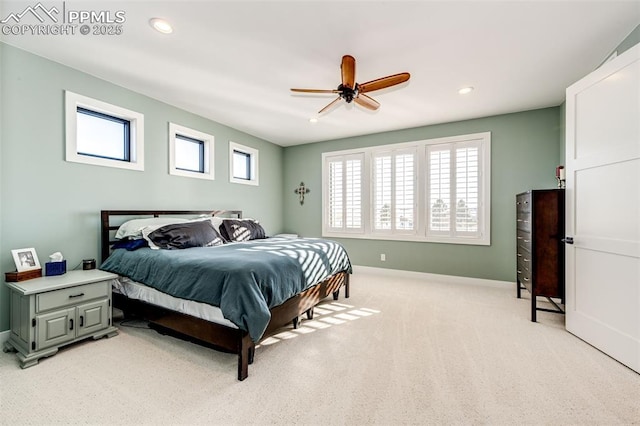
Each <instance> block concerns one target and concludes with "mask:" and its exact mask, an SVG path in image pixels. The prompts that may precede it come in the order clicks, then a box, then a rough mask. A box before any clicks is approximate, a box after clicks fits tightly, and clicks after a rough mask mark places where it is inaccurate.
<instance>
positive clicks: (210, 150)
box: [169, 122, 215, 180]
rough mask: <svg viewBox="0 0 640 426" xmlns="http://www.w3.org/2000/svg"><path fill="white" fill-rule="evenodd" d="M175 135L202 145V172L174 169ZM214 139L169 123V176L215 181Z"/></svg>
mask: <svg viewBox="0 0 640 426" xmlns="http://www.w3.org/2000/svg"><path fill="white" fill-rule="evenodd" d="M176 135H180V136H183V137H184V138H188V139H194V140H196V141H201V142H202V143H203V147H202V148H203V155H202V157H201V159H200V160H201V161H202V162H204V164H203V171H202V172H198V171H195V170H185V169H179V168H177V167H176ZM214 165H215V137H214V136H212V135H210V134H207V133H204V132H201V131H199V130H194V129H191V128H189V127H185V126H182V125H180V124H176V123H172V122H169V174H170V175H173V176H182V177H189V178H195V179H205V180H215V167H214Z"/></svg>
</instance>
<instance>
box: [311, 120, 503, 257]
mask: <svg viewBox="0 0 640 426" xmlns="http://www.w3.org/2000/svg"><path fill="white" fill-rule="evenodd" d="M469 142H471V143H479V145H480V150H479V156H480V171H479V173H480V176H479V184H480V187H481V189H480V190H481V191H482V193H481V195H480V201H479V207H478V210H479V211H478V227H479V235H478V236H473V237H472V236H461V235H457V236H456V235H455V233H454V234H453V236H451V235H432V234H430V233H428V232H427V230H428V226H427V225H428V223H427V217H428V216H427V211H428V191H429V179H428V164H427V155H428V147H430V146H433V145H438V144H454V145H455V144H460V145H462V144H465V143H469ZM412 148H414V149H415V150H416V156H417V158H416V164H415V167H416V178H417V182H415V195H414V196H415V199H414V203H415V206H416V207H415V216H414V223H415V226H414V229H415V230H414V231H411V232H408V231H407V230H398V231H397V232H394V231H388V230H385V231H380V230H374V229H373V220H374V216H373V215H374V211H373V205H372V202H373V189H374V182H373V166H374V161H373V159H374V157H375V155H376V154H380V153H382V152H384V151H396V152H399V151H406V150H409V149H412ZM354 154H362V155H364V165H363V167H364V168H363V174H362V194H361V199H362V200H363V201H362V203H363V211H362V217H363V221H364V225H363V228H362V230H361V231H360V232H353V231H350V232H344V231H336V230H334V229H332V228H329V226H328V225H329V224H328V217H327V208H326V202H327V200H326V199H327V190H328V189H327V187H328V166H327V164H328V163H327V158H331V157H333V158H335V157H340V156H342V157H346V156H351V155H354ZM322 186H323V191H322V194H323V198H322V203H323V213H322V236H323V237H333V238H359V239H370V240H392V241H415V242H433V243H447V244H467V245H487V246H488V245H491V216H490V214H491V132H481V133H473V134H467V135H459V136H449V137H443V138H434V139H427V140H420V141H413V142H402V143H397V144H389V145H379V146H372V147H365V148H357V149H349V150H342V151H333V152H324V153H322ZM454 226H455V221H454Z"/></svg>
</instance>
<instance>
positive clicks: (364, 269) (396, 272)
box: [353, 265, 515, 287]
mask: <svg viewBox="0 0 640 426" xmlns="http://www.w3.org/2000/svg"><path fill="white" fill-rule="evenodd" d="M353 273H354V274H371V275H383V276H387V277H400V278H412V279H418V280H425V281H435V282H439V283H446V284H471V285H486V286H500V287H503V286H505V285H510V286H512V285H514V284H515V282H511V281H498V280H488V279H484V278H471V277H459V276H456V275H440V274H430V273H428V272H415V271H403V270H400V269H386V268H376V267H373V266H358V265H353Z"/></svg>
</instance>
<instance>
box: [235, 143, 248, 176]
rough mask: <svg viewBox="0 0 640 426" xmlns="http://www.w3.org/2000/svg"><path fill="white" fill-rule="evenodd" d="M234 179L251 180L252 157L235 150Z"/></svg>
mask: <svg viewBox="0 0 640 426" xmlns="http://www.w3.org/2000/svg"><path fill="white" fill-rule="evenodd" d="M233 177H234V178H236V179H244V180H250V179H251V155H249V154H247V153H246V152H242V151H236V150H235V149H234V150H233Z"/></svg>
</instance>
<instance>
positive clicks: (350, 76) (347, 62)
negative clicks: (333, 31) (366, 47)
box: [340, 55, 356, 89]
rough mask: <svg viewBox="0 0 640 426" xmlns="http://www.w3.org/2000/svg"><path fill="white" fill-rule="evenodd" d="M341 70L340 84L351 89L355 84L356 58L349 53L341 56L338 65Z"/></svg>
mask: <svg viewBox="0 0 640 426" xmlns="http://www.w3.org/2000/svg"><path fill="white" fill-rule="evenodd" d="M340 70H341V71H342V85H343V86H345V87H348V88H349V89H353V88H354V85H355V84H356V60H355V58H354V57H353V56H351V55H344V56H343V57H342V65H341V66H340Z"/></svg>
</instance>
